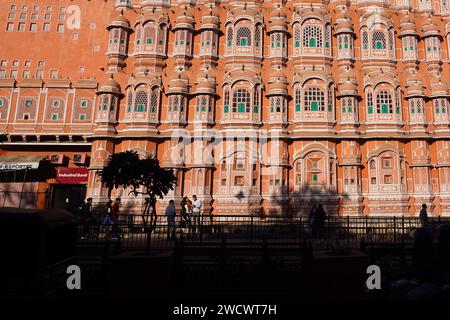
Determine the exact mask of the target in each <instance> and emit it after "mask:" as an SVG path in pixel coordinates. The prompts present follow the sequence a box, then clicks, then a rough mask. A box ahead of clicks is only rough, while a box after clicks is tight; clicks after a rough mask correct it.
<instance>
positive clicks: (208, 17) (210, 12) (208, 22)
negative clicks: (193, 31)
mask: <svg viewBox="0 0 450 320" xmlns="http://www.w3.org/2000/svg"><path fill="white" fill-rule="evenodd" d="M219 16H220V12H219V8H218V7H212V8H209V9H204V10H203V16H202V26H201V28H200V29H218V28H219Z"/></svg>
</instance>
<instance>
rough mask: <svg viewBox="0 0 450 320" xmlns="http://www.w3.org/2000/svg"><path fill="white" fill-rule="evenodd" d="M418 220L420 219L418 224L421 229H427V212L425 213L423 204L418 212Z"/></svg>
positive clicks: (425, 209)
mask: <svg viewBox="0 0 450 320" xmlns="http://www.w3.org/2000/svg"><path fill="white" fill-rule="evenodd" d="M419 219H420V224H421V225H422V228H427V227H428V212H427V205H426V204H425V203H424V204H422V209H421V210H420V213H419Z"/></svg>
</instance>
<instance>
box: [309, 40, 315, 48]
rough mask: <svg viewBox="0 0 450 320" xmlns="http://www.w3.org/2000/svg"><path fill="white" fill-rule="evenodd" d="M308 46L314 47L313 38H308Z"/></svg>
mask: <svg viewBox="0 0 450 320" xmlns="http://www.w3.org/2000/svg"><path fill="white" fill-rule="evenodd" d="M309 46H310V47H313V48H314V47H316V39H314V38H311V39H309Z"/></svg>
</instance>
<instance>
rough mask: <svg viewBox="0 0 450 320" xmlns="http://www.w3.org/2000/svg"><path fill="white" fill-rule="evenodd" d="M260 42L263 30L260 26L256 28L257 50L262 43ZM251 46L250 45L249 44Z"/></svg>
mask: <svg viewBox="0 0 450 320" xmlns="http://www.w3.org/2000/svg"><path fill="white" fill-rule="evenodd" d="M260 41H261V29H260V27H259V25H258V26H256V28H255V47H256V48H259V43H260ZM249 45H250V44H249Z"/></svg>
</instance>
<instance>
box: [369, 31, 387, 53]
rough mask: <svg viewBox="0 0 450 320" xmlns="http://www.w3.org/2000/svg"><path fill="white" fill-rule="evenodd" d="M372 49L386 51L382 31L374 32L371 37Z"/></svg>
mask: <svg viewBox="0 0 450 320" xmlns="http://www.w3.org/2000/svg"><path fill="white" fill-rule="evenodd" d="M372 49H375V50H384V49H386V35H385V34H384V32H383V31H374V33H373V35H372Z"/></svg>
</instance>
